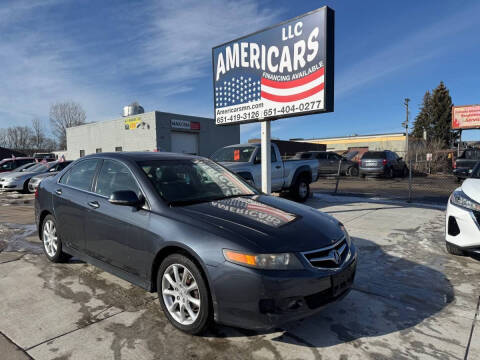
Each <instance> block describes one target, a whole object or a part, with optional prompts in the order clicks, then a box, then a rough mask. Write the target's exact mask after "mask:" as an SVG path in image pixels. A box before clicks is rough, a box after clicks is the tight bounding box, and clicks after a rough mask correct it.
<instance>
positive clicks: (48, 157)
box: [33, 153, 57, 162]
mask: <svg viewBox="0 0 480 360" xmlns="http://www.w3.org/2000/svg"><path fill="white" fill-rule="evenodd" d="M33 157H34V158H35V161H38V162H41V161H43V160H45V161H47V162H50V161H55V160H57V158H56V156H55V154H54V153H35V154H33Z"/></svg>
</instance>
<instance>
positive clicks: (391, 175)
mask: <svg viewBox="0 0 480 360" xmlns="http://www.w3.org/2000/svg"><path fill="white" fill-rule="evenodd" d="M385 177H386V178H387V179H393V178H394V177H395V172H394V171H393V168H391V167H389V168H388V169H387V171H386V172H385Z"/></svg>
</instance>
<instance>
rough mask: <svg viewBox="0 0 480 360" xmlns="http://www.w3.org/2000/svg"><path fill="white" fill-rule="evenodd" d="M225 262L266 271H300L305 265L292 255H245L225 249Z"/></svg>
mask: <svg viewBox="0 0 480 360" xmlns="http://www.w3.org/2000/svg"><path fill="white" fill-rule="evenodd" d="M223 256H224V257H225V260H227V261H230V262H232V263H235V264H238V265H243V266H248V267H252V268H257V269H265V270H299V269H303V268H304V267H303V265H302V263H301V262H300V260H298V258H297V257H296V256H295V254H292V253H282V254H245V253H241V252H237V251H233V250H228V249H223Z"/></svg>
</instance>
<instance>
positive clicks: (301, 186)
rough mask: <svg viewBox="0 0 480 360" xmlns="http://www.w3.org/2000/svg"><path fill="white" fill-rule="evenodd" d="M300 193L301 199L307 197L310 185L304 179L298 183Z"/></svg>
mask: <svg viewBox="0 0 480 360" xmlns="http://www.w3.org/2000/svg"><path fill="white" fill-rule="evenodd" d="M298 195H299V197H300V198H301V199H303V198H306V197H307V195H308V185H307V184H306V183H305V182H303V181H302V182H300V184H298Z"/></svg>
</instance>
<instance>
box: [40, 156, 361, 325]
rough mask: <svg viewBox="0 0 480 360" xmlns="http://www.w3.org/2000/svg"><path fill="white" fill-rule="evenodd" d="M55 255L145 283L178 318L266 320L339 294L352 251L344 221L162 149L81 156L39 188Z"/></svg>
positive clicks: (292, 315) (195, 321)
mask: <svg viewBox="0 0 480 360" xmlns="http://www.w3.org/2000/svg"><path fill="white" fill-rule="evenodd" d="M35 218H36V223H37V226H38V231H39V235H40V238H41V239H42V241H43V245H44V251H45V254H46V256H47V257H48V259H50V260H51V261H53V262H60V261H65V260H67V259H68V258H69V257H71V256H76V257H78V258H80V259H82V260H84V261H87V262H89V263H91V264H93V265H96V266H98V267H100V268H103V269H105V270H106V271H109V272H111V273H113V274H115V275H117V276H119V277H121V278H124V279H126V280H128V281H130V282H132V283H134V284H136V285H138V286H141V287H143V288H145V289H147V290H149V291H152V292H153V291H158V293H159V300H160V305H161V307H162V308H163V310H164V312H165V314H166V316H167V318H168V319H169V320H170V321H171V323H172V324H173V325H174V326H176V327H177V328H179V329H181V330H183V331H185V332H188V333H192V334H197V333H200V332H202V331H203V330H204V329H206V327H207V326H208V325H209V323H210V322H211V321H212V320H214V321H216V322H217V323H222V324H226V325H232V326H237V327H242V328H249V329H267V328H273V327H275V326H277V325H279V324H281V323H284V322H287V321H292V320H295V319H300V318H304V317H306V316H309V315H311V314H313V313H315V312H317V311H319V310H320V309H322V308H323V307H324V306H325V305H327V304H329V303H331V302H333V301H336V300H339V299H340V298H342V297H343V296H345V295H346V294H347V293H348V292H349V290H350V288H351V285H352V283H353V279H354V276H355V269H356V262H357V252H356V248H355V246H354V244H353V242H352V240H351V239H350V236H349V235H348V233H347V231H346V230H345V228H344V226H343V225H342V224H341V223H339V222H338V221H337V220H335V219H334V218H333V217H331V216H329V215H326V214H323V213H321V212H319V211H317V210H315V209H312V208H310V207H307V206H304V205H300V204H297V203H294V202H291V201H289V200H286V199H282V198H279V197H275V196H267V195H263V194H261V193H259V192H258V191H257V190H255V189H254V188H253V187H251V186H250V185H249V184H247V183H246V182H245V181H243V180H242V179H241V178H240V177H238V176H237V175H235V174H233V173H231V172H230V171H228V170H226V169H225V168H223V167H221V166H220V165H218V164H217V163H215V162H213V161H211V160H209V159H205V158H201V157H196V156H189V155H180V154H169V153H163V154H162V153H102V154H93V155H89V156H86V157H83V158H81V159H79V160H77V161H76V162H74V163H73V164H71V165H70V166H69V167H68V168H66V169H65V170H63V171H62V172H60V173H59V174H58V175H56V176H53V177H49V178H47V179H44V180H43V181H42V182H41V183H40V185H39V187H38V189H37V192H36V199H35Z"/></svg>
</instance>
